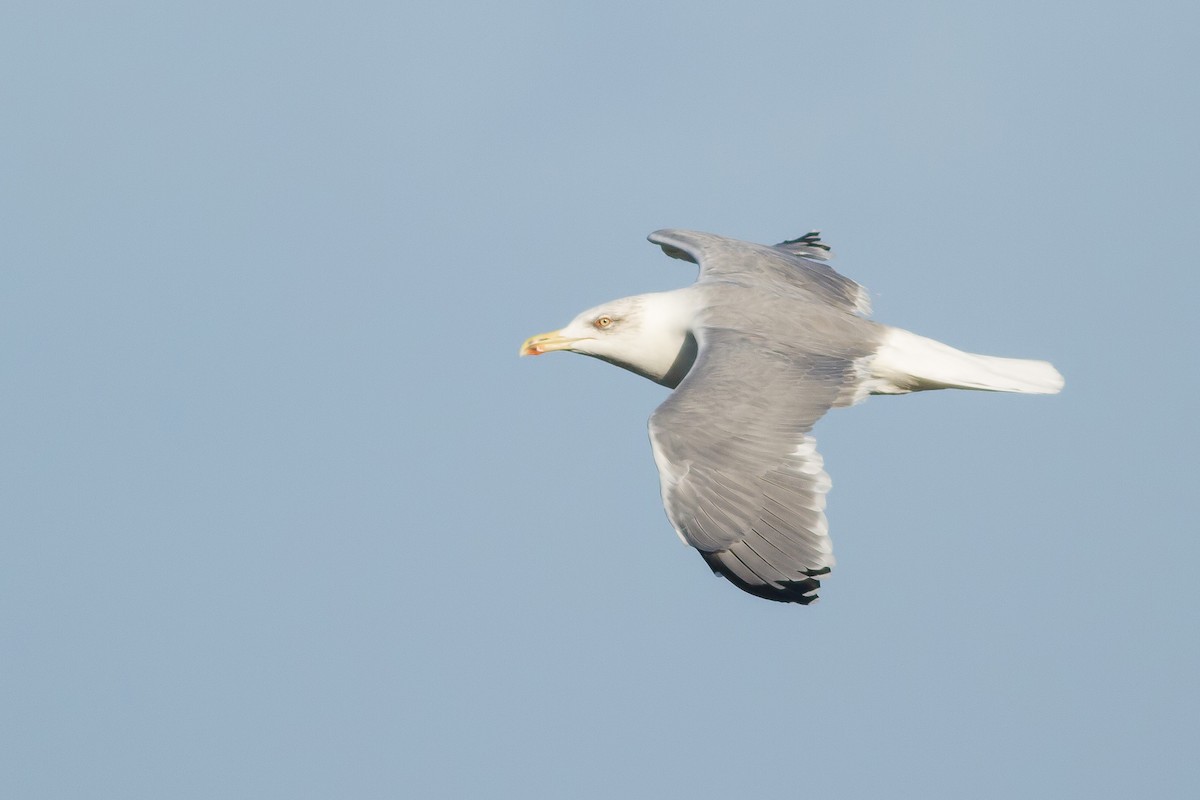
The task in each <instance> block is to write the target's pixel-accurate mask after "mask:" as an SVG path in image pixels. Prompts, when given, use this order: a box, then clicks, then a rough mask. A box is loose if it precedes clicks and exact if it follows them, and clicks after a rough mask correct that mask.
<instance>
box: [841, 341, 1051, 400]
mask: <svg viewBox="0 0 1200 800" xmlns="http://www.w3.org/2000/svg"><path fill="white" fill-rule="evenodd" d="M863 368H864V370H865V372H866V373H867V378H866V380H865V381H864V382H863V384H862V385H861V386H860V390H859V395H861V396H865V395H866V394H868V393H869V394H904V393H906V392H919V391H922V390H925V389H979V390H982V391H989V392H1023V393H1026V394H1057V393H1058V392H1059V390H1061V389H1062V387H1063V378H1062V375H1060V374H1059V373H1058V370H1056V369H1055V368H1054V367H1053V366H1052V365H1051V364H1049V363H1048V362H1046V361H1033V360H1030V359H1023V358H998V357H996V356H981V355H977V354H975V353H965V352H963V351H962V350H956V349H954V348H953V347H951V346H949V345H946V344H942V343H941V342H938V341H934V340H933V339H926V338H925V337H924V336H918V335H917V334H915V333H910V332H908V331H906V330H901V329H900V328H888V330H887V333H886V334H885V336H884V339H883V343H882V344H881V345H880V346H879V349H878V350H877V351H876V352H875V355H874V356H871V357H870V358H869V359H867V360H865V362H864V364H863ZM861 396H856V398H855V399H856V400H858V399H861Z"/></svg>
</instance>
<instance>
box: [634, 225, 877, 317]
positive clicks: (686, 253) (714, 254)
mask: <svg viewBox="0 0 1200 800" xmlns="http://www.w3.org/2000/svg"><path fill="white" fill-rule="evenodd" d="M809 236H812V234H809ZM647 238H648V239H649V240H650V241H651V242H653V243H654V244H657V245H658V246H660V247H661V248H662V249H663V252H664V253H666V254H667V255H669V256H671V257H672V258H678V259H682V260H684V261H690V262H692V263H693V264H698V265H699V266H700V280H704V279H706V278H712V279H717V280H735V281H751V282H753V283H755V284H757V285H766V286H769V287H770V288H773V289H775V290H776V291H783V292H800V293H803V294H806V295H808V296H809V297H811V298H813V299H816V300H821V301H824V302H826V303H829V304H830V305H833V306H835V307H838V308H841V309H843V310H845V311H850V312H857V313H860V314H868V313H870V311H871V301H870V298H869V297H868V295H867V291H866V289H864V288H863V287H862V286H859V285H858V284H857V283H855V282H854V281H852V280H850V279H849V278H847V277H845V276H844V275H839V274H838V273H837V272H836V271H834V269H833V268H832V267H830V266H829V265H828V264H823V263H821V262H820V261H816V260H814V259H815V258H821V257H826V258H827V257H828V256H829V255H830V254H829V253H828V248H825V246H824V245H822V244H821V243H820V240H819V238H814V239H813V241H806V240H807V239H808V236H802V237H800V238H799V239H792V240H790V241H787V242H782V243H780V244H778V245H775V246H774V247H769V246H767V245H762V244H754V243H752V242H743V241H739V240H738V239H729V238H727V237H725V236H717V235H716V234H712V233H700V232H698V231H685V230H675V229H664V230H660V231H655V232H654V233H652V234H650V236H648V237H647ZM822 248H824V249H822ZM816 253H821V254H822V255H820V256H819V255H816Z"/></svg>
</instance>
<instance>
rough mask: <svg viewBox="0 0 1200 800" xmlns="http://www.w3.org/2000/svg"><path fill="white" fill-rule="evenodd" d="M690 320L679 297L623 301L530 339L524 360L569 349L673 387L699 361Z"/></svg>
mask: <svg viewBox="0 0 1200 800" xmlns="http://www.w3.org/2000/svg"><path fill="white" fill-rule="evenodd" d="M691 317H692V313H691V309H690V307H689V306H688V304H687V303H686V302H685V298H684V297H683V296H682V293H680V292H660V293H656V294H642V295H637V296H635V297H624V298H621V299H620V300H613V301H612V302H611V303H604V304H603V305H599V306H596V307H595V308H589V309H588V310H587V311H584V312H583V313H581V314H580V315H579V316H577V317H575V319H573V320H571V322H570V323H569V324H568V325H566V326H565V327H563V328H561V329H559V330H557V331H551V332H550V333H543V334H539V335H538V336H531V337H529V338H528V339H526V340H525V343H524V344H522V345H521V355H523V356H539V355H542V354H543V353H549V352H550V351H552V350H570V351H572V352H575V353H582V354H583V355H585V356H592V357H593V358H599V359H601V360H603V361H607V362H609V363H610V364H615V365H616V366H618V367H622V368H623V369H627V370H629V371H631V372H636V373H637V374H639V375H642V376H644V377H647V378H649V379H650V380H652V381H655V382H657V383H661V384H664V385H666V386H671V387H674V386H675V385H677V384H678V383H679V381H680V380H681V379H682V378H683V376H684V375H685V374H686V373H687V371H688V369H689V368H691V366H692V362H693V361H694V360H695V358H696V345H695V340H694V339H692V337H691V335H690V332H689V328H690V326H691Z"/></svg>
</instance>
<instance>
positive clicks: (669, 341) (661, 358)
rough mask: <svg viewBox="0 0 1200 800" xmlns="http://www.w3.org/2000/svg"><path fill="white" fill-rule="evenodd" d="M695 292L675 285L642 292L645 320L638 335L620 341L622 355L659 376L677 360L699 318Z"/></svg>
mask: <svg viewBox="0 0 1200 800" xmlns="http://www.w3.org/2000/svg"><path fill="white" fill-rule="evenodd" d="M699 300H700V297H699V295H698V294H697V293H696V292H693V291H690V290H689V289H687V288H685V289H676V290H674V291H670V292H655V293H652V294H644V295H641V301H642V315H643V316H642V320H641V326H640V330H639V332H638V335H637V337H630V338H629V339H627V340H622V341H620V342H618V343H614V344H619V345H620V347H621V349H620V351H619V352H620V355H621V357H622V358H623V359H624V360H625V361H627V362H628V363H630V364H632V365H635V366H636V367H638V368H639V369H640V370H641V371H642V372H644V373H646V374H647V375H650V376H651V379H652V380H657V379H659V378H662V377H663V376H664V375H666V374H667V373H668V372H669V371H670V370H671V367H672V366H673V365H674V364H675V359H676V358H678V356H679V351H680V349H681V348H682V347H683V343H684V340H685V339H686V338H687V335H688V332H689V330H690V329H691V327H692V321H693V320H694V319H695V318H696V312H697V310H698V309H697V304H698V302H699Z"/></svg>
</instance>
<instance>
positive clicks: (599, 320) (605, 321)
mask: <svg viewBox="0 0 1200 800" xmlns="http://www.w3.org/2000/svg"><path fill="white" fill-rule="evenodd" d="M592 324H593V325H595V326H596V327H597V328H607V327H608V326H609V325H612V324H613V318H612V317H609V316H603V317H596V321H595V322H593V323H592Z"/></svg>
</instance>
